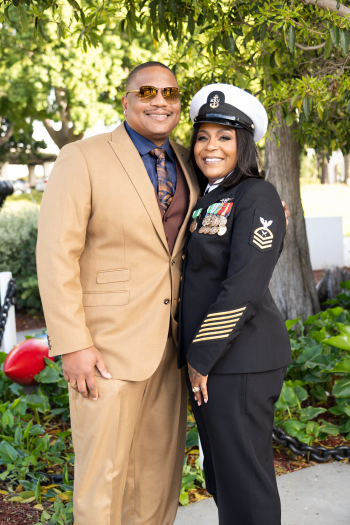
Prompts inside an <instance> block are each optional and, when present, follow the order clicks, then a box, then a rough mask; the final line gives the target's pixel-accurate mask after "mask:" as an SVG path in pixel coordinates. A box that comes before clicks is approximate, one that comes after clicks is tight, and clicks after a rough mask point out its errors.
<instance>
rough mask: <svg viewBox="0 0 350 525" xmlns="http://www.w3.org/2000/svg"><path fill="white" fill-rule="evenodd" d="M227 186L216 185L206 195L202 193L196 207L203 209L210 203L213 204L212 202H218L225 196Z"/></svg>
mask: <svg viewBox="0 0 350 525" xmlns="http://www.w3.org/2000/svg"><path fill="white" fill-rule="evenodd" d="M227 191H228V190H227V188H223V187H222V186H218V187H217V188H215V190H213V191H210V192H209V193H207V194H206V195H204V196H203V197H202V198H201V199H199V200H198V202H197V204H196V209H197V210H198V208H203V209H204V210H205V209H206V208H208V206H210V205H211V204H214V202H219V201H220V200H221V199H223V198H224V197H225V195H226V194H227Z"/></svg>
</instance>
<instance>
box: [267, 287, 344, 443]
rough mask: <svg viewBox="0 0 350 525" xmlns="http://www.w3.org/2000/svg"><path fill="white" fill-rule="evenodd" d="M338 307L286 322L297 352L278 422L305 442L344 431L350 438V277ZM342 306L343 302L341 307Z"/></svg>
mask: <svg viewBox="0 0 350 525" xmlns="http://www.w3.org/2000/svg"><path fill="white" fill-rule="evenodd" d="M342 288H344V292H343V293H341V294H339V295H338V297H337V299H336V300H332V301H329V302H328V303H331V304H338V305H339V306H334V307H333V308H328V309H327V310H326V311H324V312H321V313H319V314H317V315H313V316H311V317H309V318H308V319H307V320H306V321H304V322H301V321H300V319H294V320H291V321H287V322H286V324H287V328H289V334H290V340H291V345H292V352H293V358H294V361H293V363H292V364H291V365H290V366H289V367H288V372H287V376H286V381H285V383H284V385H283V390H282V394H281V396H280V399H279V400H278V402H277V403H276V418H275V424H277V425H279V426H282V427H284V429H285V430H286V431H287V432H288V434H290V435H292V436H294V437H296V438H298V439H299V440H300V441H303V442H304V443H308V444H311V443H313V442H317V441H322V440H324V439H326V438H327V437H328V436H337V435H338V434H340V433H341V434H344V435H345V437H346V439H347V440H350V310H347V309H345V308H344V306H346V307H347V308H349V306H350V281H347V282H346V283H342ZM340 305H342V306H340Z"/></svg>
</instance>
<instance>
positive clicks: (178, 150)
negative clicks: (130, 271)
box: [170, 140, 200, 257]
mask: <svg viewBox="0 0 350 525" xmlns="http://www.w3.org/2000/svg"><path fill="white" fill-rule="evenodd" d="M170 145H171V147H172V149H173V151H174V153H175V155H176V158H177V160H178V161H179V164H180V166H181V168H182V171H183V173H184V175H185V178H186V182H187V184H188V188H189V190H190V203H189V207H188V210H187V214H186V217H185V220H184V222H183V224H182V226H181V228H180V230H179V233H178V235H177V238H176V242H175V246H174V250H173V257H175V256H176V255H177V254H178V252H179V251H181V250H182V245H183V238H184V236H185V233H186V227H187V224H188V221H189V219H190V216H191V212H192V209H193V208H194V206H195V204H196V202H197V199H198V197H199V195H200V190H199V185H198V183H197V180H196V179H195V178H194V176H191V175H190V173H189V166H188V161H187V159H186V158H185V151H186V150H185V151H184V148H183V147H181V146H179V145H178V144H176V142H173V141H172V140H171V141H170Z"/></svg>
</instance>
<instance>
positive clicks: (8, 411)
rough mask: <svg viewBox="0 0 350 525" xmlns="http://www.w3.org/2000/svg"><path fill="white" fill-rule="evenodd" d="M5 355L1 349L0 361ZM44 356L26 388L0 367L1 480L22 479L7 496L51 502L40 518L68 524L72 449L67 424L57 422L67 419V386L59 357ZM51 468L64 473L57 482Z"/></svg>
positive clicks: (71, 521) (43, 520) (14, 499)
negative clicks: (18, 488)
mask: <svg viewBox="0 0 350 525" xmlns="http://www.w3.org/2000/svg"><path fill="white" fill-rule="evenodd" d="M5 357H6V354H5V353H3V352H1V353H0V364H1V365H2V363H3V362H4V360H5ZM45 362H46V366H45V368H44V369H43V370H42V371H41V372H40V373H39V374H38V375H37V376H35V379H36V381H37V383H38V385H37V387H36V388H35V390H34V391H33V392H32V393H30V394H26V393H25V392H24V390H23V387H21V386H20V385H17V384H15V383H12V382H11V381H10V380H9V379H7V378H6V376H5V375H4V373H3V371H2V367H1V369H0V482H1V481H4V480H6V482H7V485H10V486H11V485H12V487H16V486H18V484H20V486H21V489H22V490H21V491H19V492H18V491H16V492H14V493H13V494H11V487H10V492H9V496H8V497H7V498H8V501H10V502H11V501H12V502H22V503H29V502H32V501H36V502H37V504H38V505H40V504H41V503H42V502H43V501H46V502H47V501H49V502H52V504H51V506H50V507H48V508H45V509H43V512H42V515H41V522H39V523H50V524H52V525H53V524H59V525H64V524H65V525H70V524H72V523H73V504H72V497H73V489H72V481H71V479H70V477H69V472H70V471H72V468H73V463H74V453H73V448H72V442H71V430H70V429H69V428H68V429H67V430H64V431H60V428H59V426H61V425H62V421H63V422H67V421H69V398H68V388H67V383H66V381H65V380H64V378H63V373H62V366H61V362H60V361H59V362H57V363H53V362H52V361H51V360H50V359H45ZM54 427H56V429H55V428H54ZM57 427H58V428H57ZM52 469H55V470H54V472H55V474H61V475H62V482H61V483H55V484H50V482H49V478H48V477H47V476H48V475H50V472H51V473H52V472H53V470H52ZM12 490H13V489H12ZM38 525H39V524H38Z"/></svg>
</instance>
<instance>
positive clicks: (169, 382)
mask: <svg viewBox="0 0 350 525" xmlns="http://www.w3.org/2000/svg"><path fill="white" fill-rule="evenodd" d="M145 359H147V357H145ZM96 380H97V386H98V390H99V399H98V401H92V399H84V398H83V397H82V396H81V395H80V394H78V393H76V392H75V391H74V390H73V389H72V388H71V387H69V398H70V410H71V424H72V433H73V444H74V449H75V472H74V499H73V506H74V525H121V524H122V525H172V523H173V522H174V519H175V516H176V511H177V507H178V502H179V492H180V487H181V477H182V468H183V461H184V450H185V439H186V416H187V388H186V383H185V377H184V370H183V369H182V370H178V368H177V364H176V352H175V345H174V342H173V339H172V338H169V339H168V341H167V344H166V348H165V351H164V355H163V358H162V361H161V363H160V364H159V367H158V369H157V370H156V372H155V373H154V374H153V375H152V376H151V377H150V378H149V379H146V380H145V381H121V380H118V379H110V380H106V379H103V378H102V377H100V376H98V377H96Z"/></svg>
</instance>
